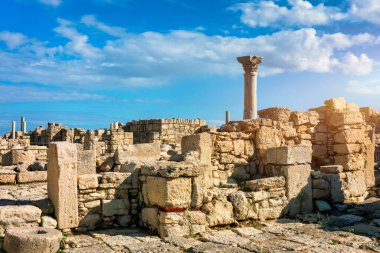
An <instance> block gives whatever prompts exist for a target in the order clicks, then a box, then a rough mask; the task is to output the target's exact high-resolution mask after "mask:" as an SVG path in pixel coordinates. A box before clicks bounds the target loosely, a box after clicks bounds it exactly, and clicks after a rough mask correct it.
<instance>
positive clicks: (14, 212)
mask: <svg viewBox="0 0 380 253" xmlns="http://www.w3.org/2000/svg"><path fill="white" fill-rule="evenodd" d="M41 213H42V212H41V209H39V208H37V207H35V206H31V205H24V206H12V205H8V206H2V207H0V236H4V231H5V229H7V228H8V227H29V226H36V227H38V224H39V223H40V222H41Z"/></svg>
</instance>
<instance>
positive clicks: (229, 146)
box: [215, 141, 234, 153]
mask: <svg viewBox="0 0 380 253" xmlns="http://www.w3.org/2000/svg"><path fill="white" fill-rule="evenodd" d="M233 149H234V146H233V143H232V141H216V143H215V151H217V152H221V153H229V152H231V151H232V150H233Z"/></svg>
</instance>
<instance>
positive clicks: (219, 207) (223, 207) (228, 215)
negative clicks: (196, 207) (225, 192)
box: [202, 200, 235, 227]
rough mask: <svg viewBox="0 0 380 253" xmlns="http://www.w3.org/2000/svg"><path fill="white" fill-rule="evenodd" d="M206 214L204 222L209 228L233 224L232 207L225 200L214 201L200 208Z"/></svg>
mask: <svg viewBox="0 0 380 253" xmlns="http://www.w3.org/2000/svg"><path fill="white" fill-rule="evenodd" d="M202 210H203V211H205V212H206V220H207V223H208V225H209V226H210V227H213V226H218V225H228V224H232V223H234V222H235V219H234V218H233V217H234V216H233V206H232V204H231V203H230V202H228V201H225V200H215V201H213V203H207V204H205V205H203V206H202Z"/></svg>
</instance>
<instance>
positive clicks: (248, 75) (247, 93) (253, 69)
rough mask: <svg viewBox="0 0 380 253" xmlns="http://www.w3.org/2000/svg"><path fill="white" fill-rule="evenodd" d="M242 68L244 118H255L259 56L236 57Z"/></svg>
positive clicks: (260, 59) (260, 58)
mask: <svg viewBox="0 0 380 253" xmlns="http://www.w3.org/2000/svg"><path fill="white" fill-rule="evenodd" d="M237 60H238V62H240V63H241V64H242V65H243V69H244V117H243V118H244V119H257V67H258V65H259V64H260V63H261V62H262V60H263V58H262V57H261V56H241V57H237Z"/></svg>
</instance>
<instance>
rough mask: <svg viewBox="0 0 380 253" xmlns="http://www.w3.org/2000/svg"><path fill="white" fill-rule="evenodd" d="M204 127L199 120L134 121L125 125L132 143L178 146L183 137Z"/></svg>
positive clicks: (203, 123)
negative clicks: (130, 135)
mask: <svg viewBox="0 0 380 253" xmlns="http://www.w3.org/2000/svg"><path fill="white" fill-rule="evenodd" d="M203 125H205V122H204V121H203V120H201V119H195V120H190V119H151V120H134V121H131V122H128V123H127V125H126V131H127V132H133V142H134V143H155V142H158V143H162V144H169V145H173V146H180V145H181V139H182V137H183V136H186V135H190V134H193V133H195V131H196V130H197V129H198V128H199V127H201V126H203Z"/></svg>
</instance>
